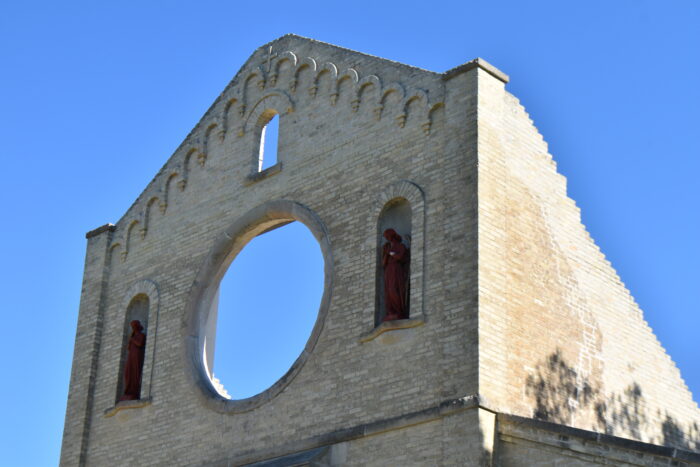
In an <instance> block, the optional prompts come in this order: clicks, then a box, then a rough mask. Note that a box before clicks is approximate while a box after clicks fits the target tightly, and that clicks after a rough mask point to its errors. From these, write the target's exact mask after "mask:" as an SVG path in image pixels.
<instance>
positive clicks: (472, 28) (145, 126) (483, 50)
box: [0, 0, 700, 465]
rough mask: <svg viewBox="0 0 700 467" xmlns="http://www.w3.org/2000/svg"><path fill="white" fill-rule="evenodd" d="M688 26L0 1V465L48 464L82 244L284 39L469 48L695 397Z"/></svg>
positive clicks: (324, 8)
mask: <svg viewBox="0 0 700 467" xmlns="http://www.w3.org/2000/svg"><path fill="white" fill-rule="evenodd" d="M698 24H700V3H698V2H694V1H690V0H688V1H673V0H671V1H644V0H636V1H625V0H617V1H609V0H608V1H595V0H594V1H586V2H562V1H529V2H521V1H500V2H470V1H465V0H463V1H459V2H410V1H402V2H371V3H352V2H329V1H325V2H276V1H268V2H246V3H242V2H232V1H228V2H225V1H220V2H213V1H198V2H191V3H188V2H180V1H169V2H165V1H160V2H158V1H154V2H131V1H124V2H88V1H85V2H79V1H67V2H44V1H36V2H4V3H3V5H2V6H0V141H2V149H0V155H1V157H2V166H3V169H4V170H3V174H4V177H3V182H2V183H0V193H1V195H2V200H3V208H4V209H3V210H4V215H3V216H2V223H3V224H2V227H3V228H2V229H0V236H1V237H0V253H1V254H2V258H3V260H4V261H3V263H4V264H5V268H4V270H3V272H2V281H0V284H1V285H0V287H2V290H1V293H2V297H3V300H4V304H3V305H4V306H3V310H4V314H5V316H6V321H7V322H9V316H15V321H14V322H15V325H13V326H12V328H11V329H8V330H7V331H6V337H5V338H4V339H3V340H2V346H3V348H2V350H3V353H4V354H5V355H6V356H7V357H6V358H5V362H4V364H3V373H4V375H5V378H4V381H5V384H3V385H2V393H1V395H2V397H3V400H4V401H5V413H4V420H5V421H4V423H3V424H2V427H1V428H0V430H1V433H0V434H1V436H0V439H1V440H2V441H0V443H1V444H0V449H1V451H0V458H2V459H3V461H4V462H8V465H52V464H55V463H56V462H57V459H58V454H59V449H60V441H61V433H62V429H63V417H64V413H65V404H66V396H67V389H68V378H69V374H70V363H71V358H72V350H73V339H74V335H75V326H76V320H77V310H78V301H79V295H80V287H81V278H82V270H83V261H84V252H85V239H84V233H85V232H86V231H88V230H91V229H93V228H96V227H98V226H100V225H102V224H105V223H107V222H116V221H117V220H118V219H119V218H120V216H121V215H122V214H123V213H124V212H125V211H126V209H127V208H128V207H129V206H130V205H131V203H132V202H133V200H134V199H135V198H136V197H137V196H138V194H139V193H140V191H141V190H142V189H143V188H144V187H145V186H146V184H147V183H148V182H149V181H150V180H151V178H152V177H153V175H154V174H155V173H156V172H157V171H158V169H159V168H160V167H161V166H162V165H163V163H164V162H165V161H166V160H167V159H168V157H169V156H170V155H171V154H172V152H173V151H174V150H175V148H176V147H177V146H178V145H179V144H180V142H181V141H182V140H183V138H184V137H185V136H186V135H187V133H188V132H189V130H190V129H191V128H192V127H193V126H194V125H195V124H196V122H197V121H198V120H199V118H200V117H201V116H202V114H203V113H204V111H205V110H206V109H207V108H208V107H209V105H210V104H211V103H212V102H213V100H214V99H215V98H216V96H217V95H218V94H219V93H220V92H221V90H222V89H223V88H224V86H226V84H227V83H228V82H229V80H230V79H231V78H232V77H233V76H234V75H235V73H236V71H237V70H238V68H239V67H240V66H241V65H242V64H243V63H244V61H245V60H246V58H247V57H248V56H249V55H250V54H251V53H252V52H253V50H254V49H255V48H257V47H258V46H260V45H262V44H264V43H265V42H268V41H270V40H272V39H274V38H276V37H278V36H280V35H283V34H285V33H289V32H293V33H296V34H299V35H303V36H308V37H312V38H315V39H318V40H322V41H326V42H330V43H334V44H337V45H340V46H343V47H347V48H351V49H355V50H359V51H362V52H365V53H369V54H372V55H377V56H380V57H385V58H388V59H391V60H396V61H400V62H405V63H408V64H411V65H415V66H419V67H422V68H426V69H430V70H434V71H445V70H447V69H449V68H452V67H454V66H456V65H458V64H461V63H463V62H466V61H468V60H470V59H473V58H475V57H483V58H485V59H486V60H488V61H489V62H491V63H493V64H494V65H495V66H497V67H499V68H500V69H501V70H503V71H504V72H506V73H508V74H509V75H510V77H511V83H510V84H509V85H508V89H509V90H510V92H512V93H513V94H515V95H516V96H517V97H518V98H519V99H520V100H521V102H522V103H523V104H524V105H525V107H526V109H527V110H528V112H529V113H530V116H531V117H532V119H533V120H534V122H535V124H536V125H537V127H538V128H539V130H540V132H541V133H542V134H543V135H544V138H545V140H546V141H547V142H548V143H549V147H550V152H551V153H552V154H553V156H554V158H555V160H556V161H557V163H558V167H559V170H560V172H561V173H563V174H564V175H565V176H566V177H567V178H568V181H569V184H568V189H569V194H570V196H571V197H572V198H573V199H574V200H576V202H577V204H578V205H579V206H580V207H581V210H582V215H583V221H584V223H585V224H586V226H587V227H588V230H589V231H590V232H591V235H592V236H593V238H594V239H595V240H596V242H597V244H598V245H599V246H600V247H601V249H602V251H603V252H604V253H605V254H606V256H607V257H608V259H610V261H611V262H612V264H613V266H614V267H615V268H616V270H617V271H618V273H619V274H620V276H621V278H622V280H623V281H624V282H625V284H626V285H627V286H628V288H629V289H630V290H631V292H632V294H633V296H634V297H635V298H636V300H637V302H638V303H639V304H640V306H641V308H642V309H643V310H644V313H645V318H646V319H647V320H648V322H649V323H650V325H651V327H652V328H653V329H654V331H655V333H656V335H657V336H658V338H659V340H660V341H661V343H662V344H663V345H664V347H665V348H666V349H667V351H668V353H669V354H670V355H671V357H672V358H673V359H674V361H675V362H676V363H677V364H678V367H679V368H680V370H681V373H682V375H683V377H684V378H685V380H686V382H687V383H688V386H689V387H690V389H691V390H692V391H694V393H695V395H696V400H697V399H698V395H699V394H700V363H699V362H698V359H697V355H698V349H699V344H698V339H697V335H698V330H699V329H700V313H699V312H700V287H699V279H700V273H699V272H698V265H699V264H700V245H699V242H698V240H699V239H700V215H699V214H698V213H699V209H698V202H700V184H699V183H698V182H697V174H698V173H700V157H699V156H700V138H698V128H699V125H698V124H699V123H700V118H699V117H698V109H700V87H698V86H697V84H696V81H697V77H698V76H699V75H700V52H699V50H700V48H699V47H698V44H700V28H698ZM251 247H252V244H251ZM246 249H248V248H246ZM263 250H264V248H263ZM244 251H245V250H244ZM311 295H313V294H311ZM310 300H312V301H313V300H314V298H313V297H311V298H310ZM18 456H19V457H18Z"/></svg>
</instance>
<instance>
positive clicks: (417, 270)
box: [360, 180, 425, 343]
mask: <svg viewBox="0 0 700 467" xmlns="http://www.w3.org/2000/svg"><path fill="white" fill-rule="evenodd" d="M396 199H405V200H406V201H407V202H408V204H409V205H410V207H411V217H412V219H411V224H412V225H411V237H412V238H411V266H410V268H411V269H410V279H409V282H410V301H409V303H410V307H411V308H410V314H409V319H399V320H395V321H385V322H383V323H380V324H379V325H377V326H375V313H376V310H375V307H371V311H372V315H371V316H367V317H366V318H365V321H366V322H367V331H366V332H365V333H364V334H363V335H362V336H360V342H362V343H364V342H369V341H371V340H374V339H375V338H377V337H378V336H380V335H381V334H383V333H385V332H387V331H396V330H399V329H407V328H414V327H417V326H421V325H423V324H424V323H425V310H424V307H423V290H424V282H425V280H424V278H425V266H424V264H425V261H424V260H425V195H424V193H423V190H421V188H420V187H419V186H418V185H417V184H415V183H413V182H411V181H409V180H400V181H398V182H396V183H393V184H391V185H389V186H387V187H386V188H385V189H384V190H382V191H381V192H380V193H379V195H378V196H377V198H376V200H375V202H374V206H373V208H372V218H373V219H375V222H374V223H372V225H371V226H370V228H371V229H372V232H371V233H369V232H368V235H369V236H376V241H375V243H374V244H375V245H381V244H382V232H379V231H378V229H377V227H376V226H377V225H378V222H379V218H380V216H381V213H382V211H383V210H384V208H385V206H386V205H387V204H389V203H391V202H392V201H395V200H396ZM376 254H377V253H376V251H375V249H374V248H373V249H372V255H373V257H372V258H371V260H370V261H368V263H367V264H371V265H372V268H373V269H374V268H376V266H375V265H376V259H375V255H376ZM377 273H378V271H377V272H373V273H372V274H371V276H369V277H375V274H377Z"/></svg>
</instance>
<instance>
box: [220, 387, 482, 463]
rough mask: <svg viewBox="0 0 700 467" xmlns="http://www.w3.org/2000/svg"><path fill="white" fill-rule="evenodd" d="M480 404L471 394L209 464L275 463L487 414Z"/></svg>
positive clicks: (477, 397) (477, 398)
mask: <svg viewBox="0 0 700 467" xmlns="http://www.w3.org/2000/svg"><path fill="white" fill-rule="evenodd" d="M483 403H484V401H483V398H482V396H480V395H479V394H471V395H468V396H465V397H460V398H458V399H448V400H445V401H442V402H441V403H439V404H437V405H434V406H431V407H428V408H426V409H423V410H418V411H415V412H409V413H407V414H404V415H399V416H396V417H390V418H385V419H382V420H376V421H373V422H369V423H364V424H361V425H355V426H353V427H349V428H344V429H339V430H336V431H332V432H328V433H323V434H320V435H316V436H312V437H310V438H306V439H301V440H298V441H293V442H290V443H287V444H284V445H281V446H276V447H271V448H267V449H265V450H256V451H248V452H243V453H240V454H238V455H236V456H235V457H232V458H227V459H219V460H218V461H215V462H211V465H220V464H221V465H247V464H253V465H255V463H256V462H262V461H265V460H275V459H276V458H279V457H283V456H288V455H290V454H293V453H302V452H304V451H307V450H312V449H316V448H319V447H323V446H329V445H332V444H337V443H342V442H344V441H351V440H354V439H360V438H365V437H367V436H374V435H377V434H380V433H384V432H387V431H393V430H401V429H404V428H406V427H409V426H413V425H418V424H421V423H429V422H432V421H435V420H439V419H441V418H443V417H447V416H449V415H452V414H456V413H459V412H462V411H465V410H472V409H477V408H481V409H485V410H489V411H490V409H488V408H486V407H483V405H482V404H483ZM207 465H209V464H207ZM260 465H265V464H260ZM272 465H274V464H272ZM287 465H289V464H287Z"/></svg>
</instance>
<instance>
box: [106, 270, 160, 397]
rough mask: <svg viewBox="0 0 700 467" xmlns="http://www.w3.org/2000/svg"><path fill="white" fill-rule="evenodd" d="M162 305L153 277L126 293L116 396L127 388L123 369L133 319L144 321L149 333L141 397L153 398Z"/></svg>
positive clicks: (138, 282) (136, 283)
mask: <svg viewBox="0 0 700 467" xmlns="http://www.w3.org/2000/svg"><path fill="white" fill-rule="evenodd" d="M159 308H160V297H159V293H158V286H157V285H156V283H155V282H153V281H151V280H149V279H143V280H139V281H137V282H135V283H133V284H132V285H131V286H130V287H129V288H128V289H127V291H126V293H125V294H124V298H123V299H122V303H121V308H120V309H121V310H124V323H123V331H122V336H123V337H122V346H121V354H120V358H121V362H120V365H119V374H118V375H117V384H116V386H117V388H116V400H118V399H119V397H120V396H121V393H122V391H123V386H122V384H123V375H122V373H123V369H124V360H125V358H126V352H125V351H126V346H127V343H128V341H129V333H130V328H129V323H130V322H131V320H132V319H138V320H139V321H141V325H142V326H143V328H144V333H145V334H146V348H145V351H144V359H143V370H142V375H141V398H140V400H141V401H150V400H151V389H152V385H153V368H154V363H155V362H154V358H155V350H156V339H157V330H158V310H159Z"/></svg>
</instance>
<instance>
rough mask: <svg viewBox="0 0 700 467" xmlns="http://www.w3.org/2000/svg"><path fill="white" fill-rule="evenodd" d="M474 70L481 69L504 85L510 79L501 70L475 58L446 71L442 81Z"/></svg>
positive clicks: (481, 59)
mask: <svg viewBox="0 0 700 467" xmlns="http://www.w3.org/2000/svg"><path fill="white" fill-rule="evenodd" d="M474 68H481V69H482V70H484V71H485V72H486V73H488V74H490V75H491V76H493V77H494V78H496V79H499V80H501V81H503V82H504V83H506V84H507V83H508V81H510V77H509V76H508V75H507V74H505V73H503V72H502V71H501V70H499V69H498V68H496V67H495V66H493V65H491V64H490V63H489V62H487V61H486V60H484V59H483V58H475V59H474V60H470V61H468V62H467V63H463V64H462V65H459V66H457V67H454V68H452V69H451V70H447V71H446V72H444V73H443V74H442V79H443V81H447V80H450V79H452V78H454V77H455V76H457V75H461V74H462V73H466V72H467V71H469V70H472V69H474Z"/></svg>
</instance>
